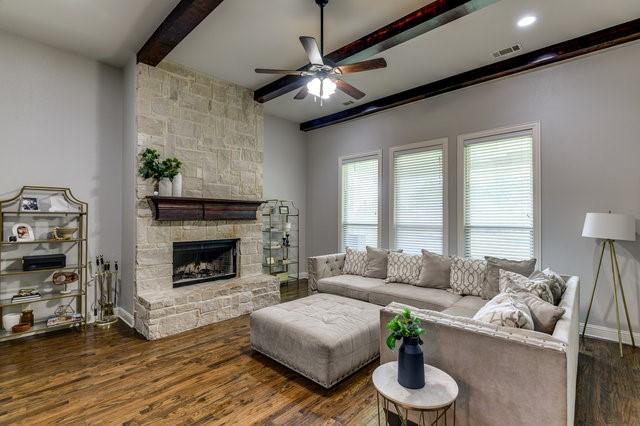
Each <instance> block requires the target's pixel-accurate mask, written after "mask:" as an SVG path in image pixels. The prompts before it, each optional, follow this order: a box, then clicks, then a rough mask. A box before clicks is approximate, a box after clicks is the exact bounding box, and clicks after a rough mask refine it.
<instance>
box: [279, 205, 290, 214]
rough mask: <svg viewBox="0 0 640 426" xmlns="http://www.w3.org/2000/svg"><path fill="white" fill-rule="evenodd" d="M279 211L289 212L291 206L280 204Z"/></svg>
mask: <svg viewBox="0 0 640 426" xmlns="http://www.w3.org/2000/svg"><path fill="white" fill-rule="evenodd" d="M278 212H279V213H280V214H289V206H279V207H278Z"/></svg>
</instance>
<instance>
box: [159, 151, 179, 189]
mask: <svg viewBox="0 0 640 426" xmlns="http://www.w3.org/2000/svg"><path fill="white" fill-rule="evenodd" d="M162 165H163V167H164V175H165V177H166V178H167V179H169V180H170V181H171V188H172V189H171V193H172V194H173V196H174V197H182V174H180V168H181V167H182V162H181V161H180V160H178V159H177V158H167V159H165V160H163V161H162Z"/></svg>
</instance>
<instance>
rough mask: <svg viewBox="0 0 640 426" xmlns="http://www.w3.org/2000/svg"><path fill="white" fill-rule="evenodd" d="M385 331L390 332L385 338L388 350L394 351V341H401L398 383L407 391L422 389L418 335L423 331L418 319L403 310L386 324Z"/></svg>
mask: <svg viewBox="0 0 640 426" xmlns="http://www.w3.org/2000/svg"><path fill="white" fill-rule="evenodd" d="M387 329H388V330H389V331H390V332H391V334H390V335H389V337H387V346H388V347H389V349H391V350H395V348H396V340H400V339H402V345H401V346H400V351H399V352H398V383H400V384H401V385H402V386H404V387H405V388H409V389H421V388H423V387H424V354H423V353H422V348H421V347H420V345H421V344H422V339H421V338H420V335H421V334H423V333H424V329H423V328H422V327H421V326H420V319H419V318H416V316H415V315H412V314H411V311H410V310H409V308H404V309H403V310H402V314H400V315H396V316H395V317H394V318H393V319H392V320H391V321H389V322H388V323H387Z"/></svg>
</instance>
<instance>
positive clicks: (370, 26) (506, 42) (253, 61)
mask: <svg viewBox="0 0 640 426" xmlns="http://www.w3.org/2000/svg"><path fill="white" fill-rule="evenodd" d="M178 1H179V0H0V31H2V30H3V31H7V32H10V33H13V34H17V35H20V36H23V37H26V38H29V39H32V40H35V41H39V42H41V43H45V44H48V45H51V46H54V47H58V48H61V49H65V50H68V51H72V52H75V53H78V54H81V55H84V56H87V57H91V58H94V59H97V60H99V61H102V62H106V63H110V64H112V65H116V66H122V65H123V64H124V63H125V61H126V59H127V58H128V57H129V55H131V54H132V53H135V52H137V50H138V49H139V48H140V47H141V46H142V45H143V44H144V42H145V41H146V40H147V39H148V38H149V36H150V35H151V34H152V33H153V31H154V30H155V29H156V28H157V27H158V25H159V24H160V23H161V22H162V20H163V19H164V18H165V17H166V16H167V15H168V14H169V12H170V11H171V10H172V9H173V7H174V6H175V5H176V4H177V3H178ZM430 1H432V0H394V1H389V0H331V1H330V3H329V5H328V6H327V8H326V9H325V43H326V46H325V52H330V51H332V50H335V49H336V48H338V47H341V46H343V45H345V44H347V43H349V42H351V41H353V40H356V39H358V38H360V37H362V36H364V35H366V34H367V33H369V32H371V31H374V30H376V29H377V28H380V27H382V26H384V25H386V24H388V23H390V22H392V21H394V20H396V19H398V18H400V17H402V16H404V15H406V14H408V13H410V12H412V11H414V10H416V9H418V8H419V7H421V6H424V5H425V4H428V3H429V2H430ZM525 14H535V15H536V16H537V17H538V21H537V22H536V23H535V24H534V25H533V26H531V27H528V28H524V29H522V28H518V27H517V26H516V24H515V23H516V21H517V19H518V18H520V17H521V16H523V15H525ZM638 17H640V1H639V0H607V1H603V0H501V1H499V2H498V3H496V4H493V5H491V6H488V7H486V8H484V9H482V10H480V11H477V12H474V13H472V14H471V15H468V16H466V17H464V18H461V19H459V20H457V21H454V22H452V23H450V24H447V25H445V26H443V27H441V28H438V29H436V30H434V31H431V32H428V33H426V34H423V35H421V36H419V37H416V38H414V39H413V40H410V41H408V42H406V43H403V44H401V45H399V46H396V47H394V48H392V49H389V50H387V51H385V52H383V53H382V54H381V55H380V56H382V57H384V58H385V59H386V60H387V62H388V63H389V66H388V68H386V69H382V70H376V71H370V72H365V73H361V74H353V75H349V76H347V77H345V80H347V81H348V82H350V83H352V84H353V85H355V86H356V87H358V88H359V89H361V90H363V91H364V92H366V93H367V96H365V97H364V98H363V99H362V100H361V101H359V103H364V102H368V101H371V100H374V99H377V98H380V97H383V96H387V95H390V94H392V93H396V92H398V91H401V90H405V89H409V88H411V87H415V86H418V85H421V84H425V83H428V82H431V81H435V80H438V79H441V78H443V77H447V76H450V75H453V74H456V73H459V72H462V71H465V70H469V69H472V68H476V67H478V66H482V65H486V64H489V63H492V62H494V61H495V59H493V58H492V56H491V53H492V52H494V51H496V50H498V49H501V48H504V47H506V46H510V45H512V44H514V43H520V44H521V45H522V47H523V50H522V52H523V53H524V52H528V51H531V50H535V49H538V48H540V47H543V46H547V45H549V44H553V43H557V42H560V41H563V40H566V39H569V38H572V37H576V36H579V35H582V34H586V33H589V32H592V31H596V30H598V29H602V28H606V27H609V26H612V25H615V24H619V23H621V22H625V21H629V20H631V19H635V18H638ZM319 32H320V28H319V10H318V7H317V6H316V5H315V3H314V1H313V0H268V1H267V0H226V1H224V2H223V3H222V4H221V5H220V6H219V7H218V8H217V9H216V10H214V11H213V13H211V15H209V17H207V18H206V19H205V20H204V21H203V22H202V23H201V24H200V25H199V26H198V27H197V28H196V29H195V30H194V31H193V32H192V33H191V34H189V35H188V36H187V38H186V39H185V40H183V41H182V42H181V43H180V44H179V45H178V46H177V47H176V48H175V49H174V50H173V51H172V52H171V54H170V55H169V57H168V59H169V60H171V61H174V62H177V63H180V64H183V65H186V66H189V67H192V68H194V69H197V70H199V71H202V72H206V73H209V74H212V75H214V76H216V77H217V78H221V79H224V80H229V81H232V82H235V83H237V84H240V85H242V86H245V87H249V88H252V89H256V88H258V87H261V86H262V85H264V84H266V83H268V82H270V81H273V80H274V79H275V78H273V77H271V76H268V75H259V74H256V73H254V71H253V69H254V68H256V67H263V68H291V69H295V68H298V67H300V66H302V65H304V64H305V63H306V62H307V61H306V56H305V54H304V50H303V49H302V47H301V46H300V44H299V41H298V37H299V36H300V35H310V36H314V37H319ZM293 95H294V92H292V93H289V94H287V95H284V96H281V97H279V98H277V99H274V100H272V101H270V102H267V103H266V104H265V110H266V111H267V113H269V114H273V115H276V116H279V117H283V118H286V119H289V120H292V121H296V122H301V121H306V120H309V119H312V118H316V117H320V116H323V115H327V114H331V113H333V112H337V111H340V110H343V109H346V108H350V107H351V106H353V105H350V106H344V105H343V102H344V101H347V100H349V99H350V98H348V97H347V96H345V95H343V94H341V93H338V94H337V95H334V96H333V97H332V99H330V100H329V101H328V102H325V103H324V105H323V106H322V107H321V106H320V105H319V104H318V103H315V102H314V101H313V98H312V97H310V96H309V97H307V99H305V100H304V101H295V100H293ZM356 104H357V103H356Z"/></svg>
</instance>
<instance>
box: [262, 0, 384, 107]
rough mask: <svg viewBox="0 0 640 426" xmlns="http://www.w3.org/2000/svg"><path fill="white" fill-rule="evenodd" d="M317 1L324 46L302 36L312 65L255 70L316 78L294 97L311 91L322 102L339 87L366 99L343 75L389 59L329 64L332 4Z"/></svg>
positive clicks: (305, 94)
mask: <svg viewBox="0 0 640 426" xmlns="http://www.w3.org/2000/svg"><path fill="white" fill-rule="evenodd" d="M314 1H315V3H316V4H317V5H318V6H319V7H320V47H318V42H317V41H316V39H315V38H313V37H308V36H301V37H300V43H301V44H302V47H303V48H304V50H305V52H306V53H307V56H308V58H309V65H308V66H306V67H305V68H301V69H299V70H280V69H270V68H256V70H255V71H256V72H257V73H260V74H286V75H293V76H296V77H303V78H309V77H312V79H311V80H310V81H309V82H308V83H307V84H306V85H305V86H303V87H302V89H300V91H299V92H298V93H297V94H296V95H295V96H294V99H296V100H301V99H305V98H306V97H307V95H308V94H311V95H312V96H313V97H314V99H315V100H317V99H318V98H319V99H320V105H322V101H323V100H324V99H329V98H330V97H331V95H333V94H334V93H335V92H336V90H340V91H341V92H343V93H345V94H347V95H348V96H351V97H352V98H354V99H362V98H363V97H364V96H365V93H364V92H362V91H360V90H358V89H356V88H355V87H353V86H352V85H350V84H349V83H347V82H346V81H344V80H342V76H343V75H344V74H351V73H356V72H362V71H370V70H374V69H378V68H385V67H386V66H387V62H386V61H385V60H384V59H383V58H377V59H370V60H366V61H361V62H356V63H355V64H346V65H341V66H336V65H335V64H333V63H327V61H325V60H324V58H323V56H324V7H325V6H326V5H327V3H329V0H314Z"/></svg>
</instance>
